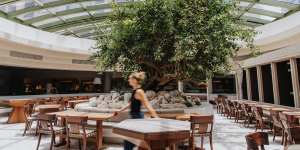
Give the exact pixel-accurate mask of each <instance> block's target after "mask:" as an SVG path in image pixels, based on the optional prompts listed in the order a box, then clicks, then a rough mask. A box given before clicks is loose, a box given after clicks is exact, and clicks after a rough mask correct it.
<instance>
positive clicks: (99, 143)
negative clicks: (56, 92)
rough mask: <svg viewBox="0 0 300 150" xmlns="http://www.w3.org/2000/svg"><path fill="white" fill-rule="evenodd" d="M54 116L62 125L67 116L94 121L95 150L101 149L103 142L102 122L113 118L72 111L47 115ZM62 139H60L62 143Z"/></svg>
mask: <svg viewBox="0 0 300 150" xmlns="http://www.w3.org/2000/svg"><path fill="white" fill-rule="evenodd" d="M49 114H54V115H56V116H57V117H60V118H61V121H62V123H63V124H65V121H66V120H65V118H66V117H68V116H78V117H88V120H94V121H96V133H97V135H96V148H97V150H99V149H101V148H102V141H103V128H102V122H103V120H106V119H109V118H111V117H113V115H112V114H101V113H89V112H77V111H74V110H66V111H60V112H54V113H49ZM63 140H64V139H62V142H63Z"/></svg>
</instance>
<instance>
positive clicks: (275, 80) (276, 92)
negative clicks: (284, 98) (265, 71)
mask: <svg viewBox="0 0 300 150" xmlns="http://www.w3.org/2000/svg"><path fill="white" fill-rule="evenodd" d="M271 73H272V85H273V97H274V104H277V105H279V104H280V95H279V85H278V74H277V66H276V63H275V62H273V63H271Z"/></svg>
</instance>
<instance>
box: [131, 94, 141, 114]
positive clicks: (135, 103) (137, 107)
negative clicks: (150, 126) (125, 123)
mask: <svg viewBox="0 0 300 150" xmlns="http://www.w3.org/2000/svg"><path fill="white" fill-rule="evenodd" d="M136 90H138V89H135V90H133V92H132V96H131V99H130V102H131V104H130V113H131V114H139V113H140V112H141V101H140V100H138V99H136V98H135V97H134V95H135V92H136Z"/></svg>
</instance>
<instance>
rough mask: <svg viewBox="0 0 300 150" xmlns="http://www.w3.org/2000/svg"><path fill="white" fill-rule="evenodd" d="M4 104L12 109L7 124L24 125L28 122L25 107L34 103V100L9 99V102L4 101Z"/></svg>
mask: <svg viewBox="0 0 300 150" xmlns="http://www.w3.org/2000/svg"><path fill="white" fill-rule="evenodd" d="M2 102H3V103H4V104H6V105H9V106H10V107H12V111H11V112H10V114H9V117H8V120H7V123H24V122H25V120H26V117H25V110H24V109H25V108H24V106H25V105H26V104H28V103H31V102H34V100H33V99H9V100H3V101H2Z"/></svg>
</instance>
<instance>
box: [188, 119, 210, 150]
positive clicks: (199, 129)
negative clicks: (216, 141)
mask: <svg viewBox="0 0 300 150" xmlns="http://www.w3.org/2000/svg"><path fill="white" fill-rule="evenodd" d="M190 121H191V131H192V133H191V142H190V147H191V148H192V150H194V149H195V146H194V138H195V137H201V149H203V142H204V141H203V140H204V137H205V136H208V137H209V142H210V149H211V150H213V141H212V132H213V124H214V116H213V115H210V116H191V119H190Z"/></svg>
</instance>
